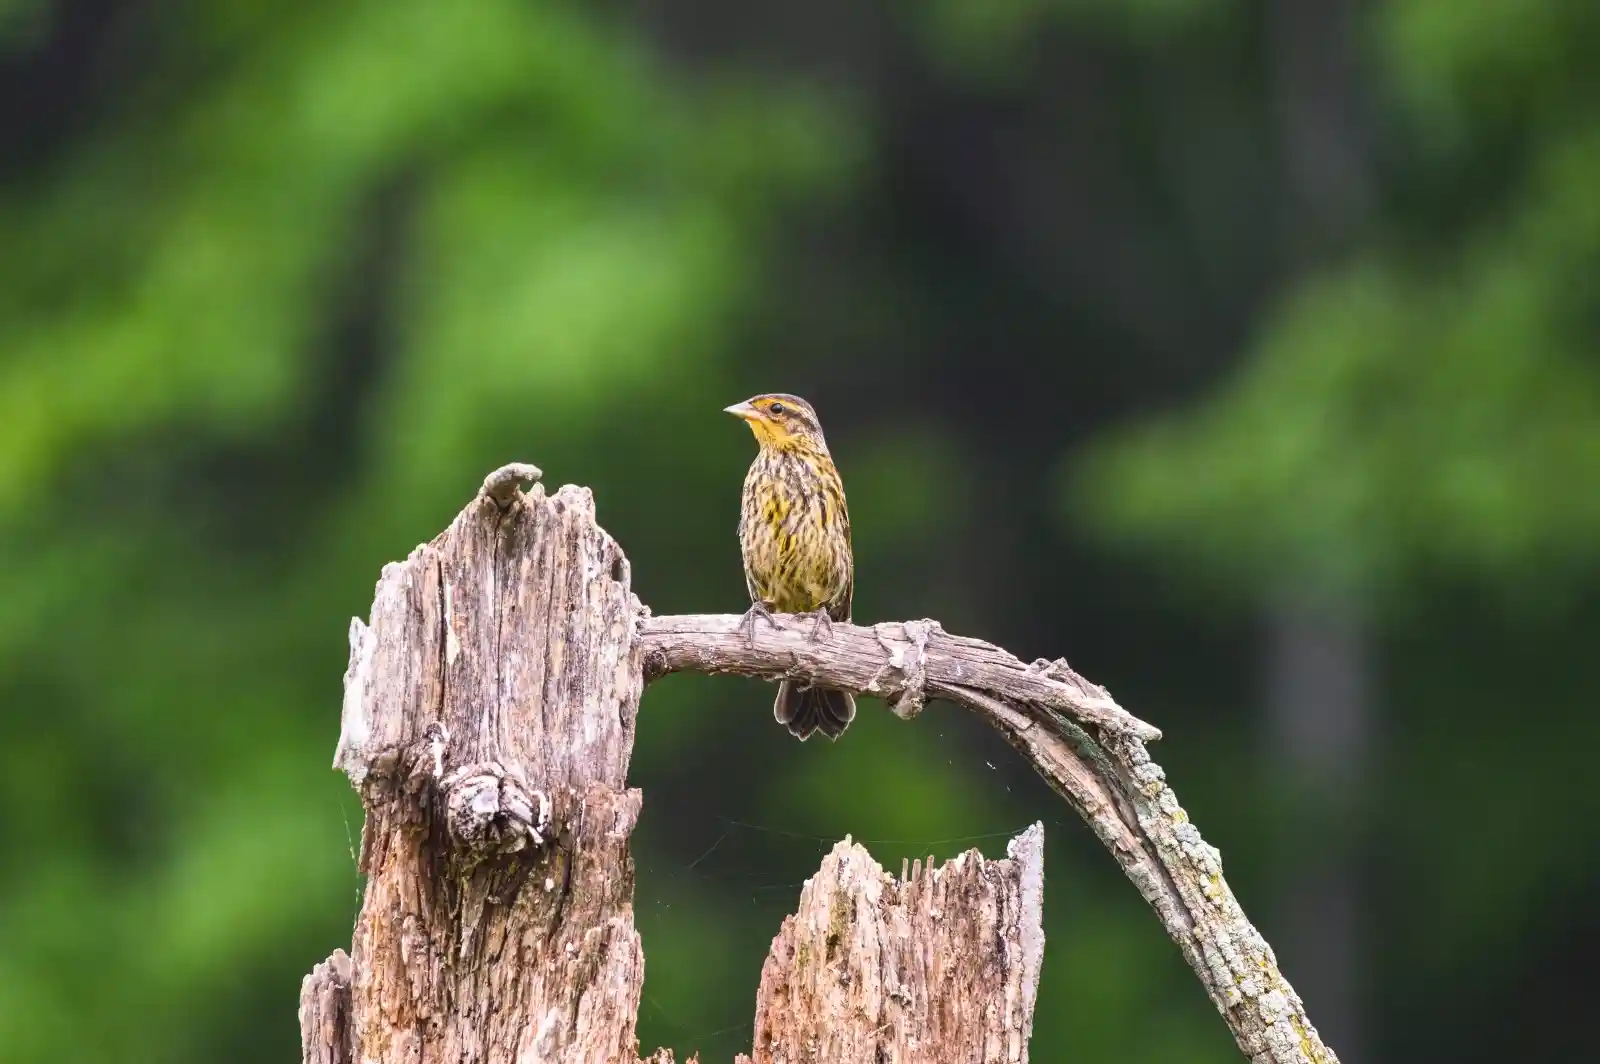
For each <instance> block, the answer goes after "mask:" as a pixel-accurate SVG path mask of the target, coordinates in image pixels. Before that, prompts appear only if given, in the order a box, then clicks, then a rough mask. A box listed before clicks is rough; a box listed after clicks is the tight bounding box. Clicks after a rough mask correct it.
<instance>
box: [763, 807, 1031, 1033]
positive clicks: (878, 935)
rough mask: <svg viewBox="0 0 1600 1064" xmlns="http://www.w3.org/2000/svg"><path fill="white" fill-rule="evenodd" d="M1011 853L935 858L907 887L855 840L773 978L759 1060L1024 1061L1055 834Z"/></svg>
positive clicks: (773, 965) (815, 883)
mask: <svg viewBox="0 0 1600 1064" xmlns="http://www.w3.org/2000/svg"><path fill="white" fill-rule="evenodd" d="M1007 853H1008V855H1009V856H1008V859H1006V860H1001V861H986V860H984V858H983V856H982V855H981V854H979V853H978V851H976V850H969V851H968V852H966V853H964V854H961V855H960V856H958V857H956V858H955V859H954V860H951V861H949V862H947V863H946V864H945V865H943V866H942V867H937V868H936V867H935V866H934V863H933V859H932V858H931V857H930V858H929V859H928V863H927V865H926V867H924V866H923V865H922V863H921V862H920V861H919V862H917V863H916V865H914V866H913V867H912V868H911V870H910V871H909V873H907V872H906V871H904V870H902V873H901V877H900V879H898V880H896V879H893V878H891V877H890V876H889V875H888V874H887V873H885V872H884V870H883V869H882V868H881V867H879V866H878V864H877V863H876V862H875V861H873V859H872V858H871V857H870V856H868V854H867V851H866V850H864V849H862V848H861V847H860V846H858V845H855V844H853V843H851V841H850V840H849V839H848V838H847V839H845V840H844V841H843V842H841V843H839V844H838V845H837V846H835V847H834V849H833V852H832V853H831V854H829V855H828V856H827V857H826V858H824V859H823V862H822V868H821V870H820V871H819V872H818V873H817V874H816V875H815V876H814V877H812V878H811V879H810V880H808V881H807V882H806V886H805V889H804V890H803V891H801V894H800V908H799V910H798V911H797V912H796V913H795V915H793V916H791V917H788V918H787V919H785V920H784V922H783V930H782V931H780V932H779V933H778V937H777V938H776V939H775V940H774V941H773V944H772V952H771V953H770V954H769V955H768V957H767V963H766V966H765V967H764V968H763V969H762V971H761V989H760V991H759V993H758V995H757V998H756V1026H755V1056H754V1062H753V1064H813V1062H819V1064H820V1062H824V1061H826V1062H827V1064H879V1062H886V1061H893V1062H895V1064H979V1062H983V1064H1001V1062H1005V1064H1025V1062H1026V1061H1027V1059H1028V1036H1029V1034H1030V1033H1031V1032H1032V1030H1033V1005H1034V999H1035V995H1036V993H1037V991H1038V988H1039V966H1040V963H1041V961H1042V960H1043V957H1044V930H1043V927H1042V926H1041V911H1042V906H1043V903H1044V829H1043V827H1042V826H1040V825H1038V824H1035V825H1034V826H1033V827H1031V828H1029V829H1028V830H1027V831H1025V832H1023V834H1021V835H1019V836H1018V837H1017V838H1015V839H1013V840H1012V841H1011V845H1010V846H1009V847H1008V849H1007ZM740 1060H741V1061H743V1062H745V1064H751V1058H750V1057H741V1058H740Z"/></svg>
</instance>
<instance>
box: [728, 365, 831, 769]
mask: <svg viewBox="0 0 1600 1064" xmlns="http://www.w3.org/2000/svg"><path fill="white" fill-rule="evenodd" d="M726 411H727V413H729V414H732V415H733V416H734V417H737V418H740V419H742V420H744V421H745V422H746V423H747V424H748V425H749V426H750V431H751V432H752V433H754V435H755V438H756V443H757V444H758V445H759V450H758V451H757V453H756V457H755V460H754V461H753V462H751V463H750V471H749V473H747V474H746V475H745V478H744V493H743V496H742V498H741V500H740V506H739V549H740V553H741V554H742V555H743V559H744V580H745V586H746V588H747V589H748V590H749V592H750V608H749V609H748V610H746V611H745V614H744V617H743V619H742V620H741V626H742V627H743V629H744V632H745V638H746V640H747V641H749V642H750V643H752V644H753V643H754V642H755V625H756V621H757V620H758V619H761V618H764V619H766V620H767V621H768V623H771V621H772V613H773V612H774V611H776V612H778V613H790V614H809V615H811V616H812V617H813V618H814V620H813V623H812V631H811V637H812V638H813V639H816V638H818V637H819V636H821V635H823V634H828V635H831V634H832V630H833V622H834V621H841V622H848V621H849V620H850V603H851V599H852V598H853V597H854V595H855V559H854V557H853V555H852V552H851V547H850V512H849V510H848V508H847V507H846V506H845V499H844V482H843V481H842V480H841V479H840V477H839V470H838V469H837V468H836V467H835V466H834V464H833V456H832V455H830V454H829V453H828V444H827V441H826V440H824V438H823V435H822V424H821V423H820V422H819V421H818V420H817V413H816V411H815V410H813V409H812V408H811V404H810V403H808V402H806V401H805V400H804V399H802V398H800V397H799V396H797V395H790V394H788V393H786V392H767V393H765V394H763V395H757V396H753V397H752V398H750V399H747V400H745V401H744V402H742V403H735V404H733V405H732V406H730V407H727V408H726ZM772 715H773V717H774V718H775V719H776V720H777V721H778V723H779V724H782V725H783V726H784V727H786V728H788V729H789V733H790V734H791V735H793V736H794V737H795V738H797V739H800V740H801V741H802V742H803V741H805V740H806V739H808V738H810V737H811V735H812V734H813V733H814V732H821V733H822V734H823V735H825V736H827V737H828V738H829V739H830V740H833V739H837V738H839V736H841V735H843V734H844V731H845V729H846V728H848V727H849V726H850V722H851V721H852V720H854V719H855V715H856V701H855V697H854V696H853V695H851V694H850V692H848V691H839V690H835V689H833V688H827V687H812V686H808V685H804V684H802V683H801V682H800V681H798V680H793V679H787V680H783V681H781V682H780V683H779V684H778V697H777V699H776V700H775V701H774V702H773V704H772Z"/></svg>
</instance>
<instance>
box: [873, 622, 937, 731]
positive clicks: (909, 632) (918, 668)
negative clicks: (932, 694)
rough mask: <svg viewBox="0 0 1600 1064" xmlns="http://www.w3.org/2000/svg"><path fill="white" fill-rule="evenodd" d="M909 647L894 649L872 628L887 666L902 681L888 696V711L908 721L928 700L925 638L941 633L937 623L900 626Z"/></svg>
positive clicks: (896, 647) (914, 623) (906, 623)
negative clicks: (886, 658) (885, 656)
mask: <svg viewBox="0 0 1600 1064" xmlns="http://www.w3.org/2000/svg"><path fill="white" fill-rule="evenodd" d="M900 628H901V631H903V632H904V633H905V638H906V640H907V641H908V642H910V644H911V645H910V646H909V647H906V646H896V645H893V644H892V643H890V642H889V641H888V640H886V639H884V637H883V633H882V632H881V631H879V630H878V629H876V628H875V629H874V631H875V632H876V634H877V637H878V644H879V645H880V646H882V647H883V649H884V650H886V651H887V652H888V654H889V665H890V667H892V668H894V669H897V670H899V672H900V674H901V675H902V676H904V677H905V680H904V681H903V682H902V683H901V684H900V686H899V688H898V689H896V690H895V691H893V692H892V693H891V694H890V695H889V709H890V710H891V711H892V712H893V713H894V715H895V716H897V717H899V718H900V719H901V720H911V719H912V718H913V717H915V716H916V715H917V714H919V713H921V712H922V707H923V706H924V705H926V704H927V701H928V637H929V636H930V635H932V634H933V633H934V632H937V631H942V629H941V628H940V627H939V622H938V621H929V620H923V621H905V622H903V623H902V624H901V625H900Z"/></svg>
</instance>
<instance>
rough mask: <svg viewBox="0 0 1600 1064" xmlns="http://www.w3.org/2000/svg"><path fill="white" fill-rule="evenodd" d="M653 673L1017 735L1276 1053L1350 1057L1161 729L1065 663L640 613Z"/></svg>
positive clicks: (1213, 991) (1241, 1017)
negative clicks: (794, 690) (955, 711)
mask: <svg viewBox="0 0 1600 1064" xmlns="http://www.w3.org/2000/svg"><path fill="white" fill-rule="evenodd" d="M638 634H639V641H640V645H641V648H642V650H643V651H644V660H645V675H646V679H647V680H651V679H655V678H656V677H658V676H661V675H664V674H666V673H671V672H701V673H727V674H734V675H740V676H755V677H761V678H765V679H778V678H791V679H801V680H806V681H809V682H812V683H817V684H822V685H826V686H829V687H836V688H841V689H844V690H848V691H853V692H855V693H857V694H868V695H875V696H877V697H879V698H882V699H884V700H885V701H886V702H888V703H889V705H890V708H891V709H893V710H894V712H895V713H896V714H897V715H898V716H900V717H901V718H903V719H907V720H909V719H911V718H912V717H914V716H916V714H917V713H918V712H919V711H920V710H921V707H922V705H923V703H924V701H926V699H928V698H943V699H946V700H948V701H951V702H956V703H959V704H961V705H963V706H966V707H967V708H968V709H970V710H972V711H973V712H975V713H977V714H978V715H979V716H980V717H982V718H983V719H984V720H986V721H987V722H988V723H989V724H990V725H991V726H993V727H994V728H995V729H997V730H998V731H999V732H1000V734H1002V735H1003V736H1005V738H1006V741H1007V742H1009V743H1010V744H1011V745H1012V746H1013V747H1014V748H1016V749H1017V750H1018V751H1019V752H1020V753H1021V754H1022V755H1023V756H1024V757H1026V758H1027V759H1028V761H1029V763H1030V764H1032V765H1033V767H1034V769H1035V770H1036V771H1037V772H1038V773H1039V774H1040V775H1041V776H1043V777H1044V778H1045V780H1046V781H1048V782H1049V783H1050V785H1051V786H1052V787H1054V788H1055V790H1056V791H1057V792H1058V793H1059V794H1061V795H1062V797H1064V798H1065V799H1066V800H1067V801H1068V803H1070V804H1071V805H1072V807H1073V808H1074V809H1076V810H1077V811H1078V814H1079V815H1080V816H1081V817H1082V818H1083V819H1084V821H1085V822H1086V823H1087V824H1088V825H1089V827H1090V829H1091V830H1093V832H1094V833H1095V836H1096V837H1097V838H1098V839H1099V840H1100V842H1101V843H1102V844H1103V845H1104V846H1105V847H1106V849H1108V850H1109V851H1111V855H1112V856H1113V857H1114V858H1115V859H1116V861H1117V863H1118V864H1119V865H1120V866H1121V868H1122V870H1123V872H1124V873H1125V874H1126V875H1127V877H1128V878H1129V880H1131V881H1132V882H1133V885H1134V886H1135V887H1136V888H1137V889H1138V891H1139V893H1140V894H1141V895H1142V896H1143V897H1144V899H1145V901H1146V902H1148V903H1149V905H1150V907H1151V908H1152V909H1154V910H1155V913H1156V915H1157V917H1158V918H1159V919H1160V920H1161V923H1162V926H1164V927H1165V928H1166V930H1167V934H1168V935H1170V936H1171V937H1172V939H1173V941H1174V942H1176V943H1177V945H1178V948H1179V949H1180V950H1181V951H1182V953H1183V957H1184V959H1185V960H1186V961H1187V962H1188V963H1189V966H1190V967H1191V968H1193V969H1194V971H1195V974H1196V975H1197V976H1198V977H1199V979H1200V981H1201V983H1202V984H1203V985H1204V986H1205V988H1206V992H1207V993H1208V994H1209V995H1210V996H1211V1000H1212V1001H1213V1002H1214V1003H1215V1004H1216V1006H1217V1009H1218V1011H1220V1012H1221V1013H1222V1015H1223V1018H1224V1019H1225V1020H1226V1021H1227V1023H1228V1026H1229V1028H1230V1029H1231V1030H1232V1031H1233V1035H1234V1038H1235V1039H1236V1040H1237V1041H1238V1044H1239V1047H1240V1048H1241V1049H1242V1050H1243V1051H1244V1052H1245V1054H1246V1055H1247V1056H1249V1057H1250V1059H1251V1060H1254V1061H1259V1062H1263V1064H1267V1062H1270V1064H1291V1062H1295V1064H1299V1062H1306V1064H1337V1061H1338V1058H1337V1057H1336V1056H1335V1055H1334V1053H1333V1051H1332V1050H1331V1049H1329V1048H1328V1047H1327V1046H1326V1045H1324V1044H1323V1042H1322V1040H1321V1038H1320V1037H1319V1036H1318V1034H1317V1031H1316V1028H1314V1027H1313V1026H1312V1025H1311V1021H1310V1020H1309V1019H1308V1018H1307V1016H1306V1011H1305V1006H1304V1004H1303V1003H1302V1002H1301V1000H1300V997H1299V995H1297V994H1296V993H1295V991H1294V988H1293V987H1292V986H1290V985H1289V982H1288V980H1287V979H1285V978H1284V976H1283V973H1282V972H1281V971H1279V969H1278V964H1277V959H1276V957H1275V956H1274V955H1273V952H1272V948H1271V947H1270V946H1269V945H1268V944H1267V941H1266V939H1264V938H1263V937H1262V936H1261V934H1260V932H1258V931H1257V930H1256V929H1255V927H1254V925H1252V924H1251V923H1250V921H1249V919H1248V918H1246V916H1245V914H1244V911H1243V910H1242V909H1241V908H1240V907H1239V903H1238V901H1237V900H1236V899H1235V898H1234V896H1233V892H1232V891H1231V890H1230V889H1229V888H1228V885H1227V883H1226V882H1225V881H1224V880H1223V877H1222V857H1221V854H1220V853H1219V852H1218V851H1217V849H1216V848H1215V847H1213V846H1211V845H1209V844H1208V843H1206V841H1205V840H1204V839H1202V838H1201V836H1200V832H1199V830H1198V829H1197V828H1196V827H1195V826H1194V824H1193V823H1192V822H1191V821H1190V819H1189V816H1188V814H1187V813H1185V812H1184V810H1183V807H1182V806H1180V805H1179V804H1178V799H1177V796H1176V795H1175V794H1173V792H1172V789H1171V788H1170V787H1168V786H1167V782H1166V774H1165V773H1164V772H1163V771H1162V770H1161V766H1159V765H1157V764H1156V763H1155V762H1154V761H1152V760H1151V759H1150V755H1149V753H1148V752H1147V751H1146V749H1145V743H1146V742H1149V741H1152V740H1155V739H1158V738H1160V735H1161V733H1160V732H1159V731H1157V730H1156V729H1155V728H1154V727H1152V726H1150V725H1149V724H1146V723H1144V722H1143V721H1141V720H1139V719H1138V718H1136V717H1134V716H1132V715H1131V714H1129V713H1128V712H1127V711H1126V710H1124V709H1123V708H1122V707H1121V706H1119V705H1117V703H1116V701H1115V700H1114V699H1113V698H1112V697H1111V696H1110V694H1108V693H1107V692H1106V690H1105V688H1103V687H1099V686H1097V685H1095V684H1091V683H1089V682H1088V681H1087V680H1085V679H1083V677H1081V676H1079V675H1078V674H1077V673H1076V672H1074V671H1073V670H1072V669H1071V668H1069V667H1068V666H1067V664H1066V662H1065V661H1054V662H1051V661H1044V660H1040V661H1036V662H1034V663H1033V664H1031V665H1027V664H1024V663H1023V662H1021V661H1019V660H1018V659H1017V658H1016V657H1014V656H1013V655H1012V654H1010V653H1008V652H1007V651H1005V650H1003V649H1001V648H999V647H996V646H994V645H992V644H990V643H985V642H982V641H981V640H977V639H968V638H964V637H961V636H955V635H950V634H949V633H947V632H945V631H944V630H943V629H942V628H941V627H940V626H939V624H938V622H936V621H929V620H922V621H904V622H900V621H895V622H886V623H883V624H877V625H872V626H870V627H861V626H856V625H849V624H838V623H836V624H834V626H833V631H832V634H831V635H828V636H827V637H825V638H823V639H820V640H817V639H814V638H813V635H812V626H811V625H810V624H809V623H807V622H805V621H803V620H800V619H796V618H790V617H786V616H777V617H774V619H773V623H772V624H770V625H768V624H764V623H763V624H758V625H757V626H756V631H755V636H754V639H753V641H750V640H747V639H746V636H745V634H744V632H743V631H742V630H741V628H740V618H739V617H738V616H737V615H733V614H708V615H686V616H669V617H649V616H646V617H643V618H642V619H641V620H640V621H639V633H638Z"/></svg>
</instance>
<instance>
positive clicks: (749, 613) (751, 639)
mask: <svg viewBox="0 0 1600 1064" xmlns="http://www.w3.org/2000/svg"><path fill="white" fill-rule="evenodd" d="M757 617H761V618H764V619H765V620H766V622H767V623H768V624H770V625H772V626H773V627H777V622H775V621H774V620H773V619H772V608H771V607H770V606H768V605H767V604H766V603H765V602H762V601H761V600H760V599H756V600H755V601H754V602H752V603H750V608H749V609H747V610H745V611H744V617H742V618H741V619H740V621H739V627H740V628H741V629H742V630H743V631H744V641H745V645H746V646H751V647H753V646H755V645H756V618H757Z"/></svg>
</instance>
